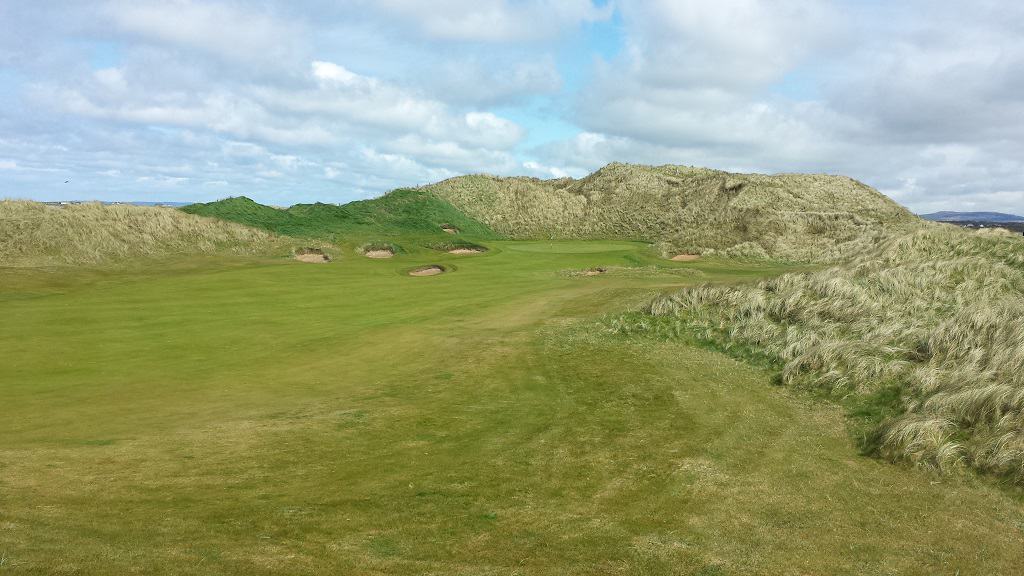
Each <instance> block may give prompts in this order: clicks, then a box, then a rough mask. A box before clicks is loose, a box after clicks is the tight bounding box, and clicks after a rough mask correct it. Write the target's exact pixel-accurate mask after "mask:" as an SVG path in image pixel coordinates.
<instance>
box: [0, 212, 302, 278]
mask: <svg viewBox="0 0 1024 576" xmlns="http://www.w3.org/2000/svg"><path fill="white" fill-rule="evenodd" d="M290 248H291V242H290V241H289V240H288V239H285V238H280V237H277V236H275V235H273V234H269V233H267V232H265V231H263V230H256V229H253V228H249V227H246V226H241V225H238V224H234V223H231V222H222V221H219V220H214V219H211V218H200V217H199V216H193V215H191V214H185V213H183V212H180V211H178V210H174V209H171V208H155V207H144V206H130V205H104V204H100V203H89V204H71V205H64V206H50V205H46V204H42V203H38V202H28V201H16V200H6V201H0V266H50V265H65V264H98V263H103V262H111V261H118V260H125V259H130V258H149V257H159V256H168V255H194V254H215V253H231V254H271V253H280V254H286V253H288V251H289V250H290Z"/></svg>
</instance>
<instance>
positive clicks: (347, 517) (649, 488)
mask: <svg viewBox="0 0 1024 576" xmlns="http://www.w3.org/2000/svg"><path fill="white" fill-rule="evenodd" d="M399 241H400V243H402V244H404V248H405V251H404V252H402V253H400V254H399V255H397V256H396V257H394V258H392V259H388V260H370V259H366V258H363V257H361V256H359V255H357V254H356V253H355V252H354V250H352V249H351V248H352V247H351V246H347V247H346V248H345V249H344V250H343V251H342V254H341V256H340V258H336V259H335V261H334V262H332V263H330V264H303V263H298V262H294V261H291V260H284V259H280V260H266V259H264V260H256V259H253V260H244V261H243V260H238V259H235V260H218V259H205V260H196V261H190V262H178V263H174V262H161V263H148V264H139V265H137V266H136V267H135V268H134V269H120V270H107V271H89V272H86V271H79V272H73V271H69V270H38V271H30V272H29V271H21V272H17V273H15V272H14V271H13V270H3V269H0V350H2V351H3V356H2V362H0V573H7V572H9V573H11V574H89V575H92V574H112V575H113V574H117V575H121V574H196V575H210V574H239V575H241V574H245V575H260V574H289V575H294V574H437V575H442V574H444V575H451V574H454V575H513V574H522V575H533V574H539V575H560V576H561V575H567V574H569V575H575V574H580V575H583V574H624V575H641V574H652V575H655V574H705V575H709V574H794V575H796V574H858V575H860V574H950V575H952V574H962V575H967V574H1013V573H1018V572H1019V571H1020V567H1021V566H1022V565H1024V545H1022V541H1024V504H1022V502H1021V500H1020V499H1019V497H1018V496H1015V495H1014V494H1013V493H1011V492H1009V491H1007V490H1004V489H1000V488H999V487H996V486H994V485H992V483H991V482H988V481H982V480H977V479H974V478H972V477H970V476H963V477H960V476H954V477H942V478H940V477H936V476H933V475H930V474H928V473H927V472H924V471H919V470H914V469H911V468H907V467H903V466H894V465H891V464H888V463H885V462H881V461H878V460H874V459H870V458H867V457H864V456H861V455H859V454H858V452H857V447H856V445H855V443H854V442H853V441H852V440H851V439H850V437H849V435H848V434H847V432H846V429H845V425H844V420H843V415H842V414H841V412H840V410H839V409H838V408H836V407H834V406H830V405H828V404H824V403H821V402H815V401H812V400H810V399H808V398H805V397H801V396H796V395H793V394H790V393H788V392H787V391H786V390H785V389H783V388H779V387H776V386H772V385H771V384H770V379H771V378H770V377H771V375H770V374H769V373H766V372H764V371H762V370H760V369H758V368H755V367H752V366H750V365H745V364H742V363H740V362H737V361H735V360H733V359H730V358H728V357H726V356H724V355H722V354H719V353H716V352H713V351H709V350H704V349H700V348H695V347H692V346H688V345H686V344H685V343H680V342H670V341H657V340H654V339H643V338H637V337H627V336H620V335H614V334H611V333H608V332H606V331H605V330H604V329H603V328H602V326H604V324H602V322H600V319H601V317H602V316H603V315H604V314H615V313H619V312H621V311H623V310H624V309H626V308H628V307H630V306H633V305H639V304H640V303H642V302H644V301H646V299H647V298H649V296H650V295H651V294H652V293H654V292H658V291H666V290H669V289H671V288H674V287H678V286H682V285H686V284H692V283H697V282H743V281H753V280H756V279H757V278H759V277H763V276H767V275H772V274H776V273H779V272H781V271H782V270H781V269H779V268H772V267H768V266H764V265H753V264H740V263H735V262H728V261H706V262H695V263H686V264H675V263H669V262H665V261H663V260H659V259H657V258H656V257H655V256H654V255H653V253H652V252H651V251H650V249H649V247H647V246H646V245H643V244H639V243H628V242H505V241H488V240H485V239H480V238H479V237H477V238H476V239H475V241H477V242H480V243H482V244H484V245H486V246H487V247H488V248H490V250H489V252H487V253H485V254H479V255H469V256H454V255H450V254H446V253H444V252H441V251H436V250H430V249H428V248H424V247H422V246H421V245H420V244H417V240H413V239H409V240H401V239H399ZM435 263H436V264H441V265H444V266H446V267H447V268H448V270H449V272H447V273H445V274H442V275H440V276H434V277H421V278H414V277H410V276H408V275H406V274H405V272H406V271H408V270H409V269H411V268H414V267H416V266H419V265H424V264H435ZM596 267H601V268H605V269H606V270H607V272H606V273H604V274H601V275H596V276H583V275H579V274H573V271H580V270H587V269H591V268H596Z"/></svg>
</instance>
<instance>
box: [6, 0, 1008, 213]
mask: <svg viewBox="0 0 1024 576" xmlns="http://www.w3.org/2000/svg"><path fill="white" fill-rule="evenodd" d="M1022 31H1024V5H1022V4H1020V3H1016V2H1007V1H1003V0H999V1H995V0H991V1H990V0H972V1H971V2H962V1H953V0H905V1H901V2H887V1H884V0H860V1H855V0H844V1H839V0H837V1H825V0H821V1H818V0H716V1H711V0H646V1H642V0H607V1H605V0H601V1H597V0H595V1H591V0H433V1H431V2H424V1H418V0H306V1H298V0H290V1H285V0H280V1H277V0H259V1H252V2H241V1H231V0H202V1H201V0H160V1H155V0H112V1H99V0H97V1H92V2H86V1H80V0H74V1H67V2H63V1H61V0H47V1H46V2H39V1H38V0H3V1H2V2H0V197H10V198H33V199H40V200H48V199H104V200H126V199H132V200H178V201H193V200H195V201H205V200H213V199H217V198H222V197H225V196H231V195H240V194H245V195H248V196H251V197H253V198H255V199H257V200H260V201H263V202H269V203H274V204H281V205H287V204H291V203H294V202H302V201H313V200H320V201H327V202H344V201H348V200H352V199H356V198H364V197H368V196H376V195H379V194H380V193H382V192H385V191H387V190H389V189H392V188H395V187H399V186H405V185H416V184H423V183H427V182H432V181H436V180H440V179H443V178H446V177H449V176H454V175H458V174H466V173H476V172H489V173H497V174H504V175H512V174H525V175H533V176H540V177H553V176H563V175H570V176H581V175H584V174H586V173H588V172H590V171H592V170H594V169H596V168H599V167H600V166H602V165H604V164H606V163H608V162H611V161H624V162H640V163H646V164H665V163H671V164H686V165H698V166H710V167H714V168H721V169H726V170H733V171H756V172H769V173H771V172H807V171H811V172H828V173H842V174H847V175H850V176H853V177H855V178H857V179H860V180H862V181H864V182H867V183H868V184H870V185H872V186H875V187H876V188H879V189H881V190H882V191H884V192H886V193H887V194H890V195H891V196H893V197H894V198H896V199H897V200H899V201H900V202H902V203H903V204H905V205H907V206H909V207H910V208H911V209H913V210H916V211H919V212H924V211H932V210H938V209H953V210H980V209H992V210H1002V211H1010V212H1017V213H1024V183H1022V177H1024V34H1022ZM68 180H70V182H67V183H65V181H68Z"/></svg>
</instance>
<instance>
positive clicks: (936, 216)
mask: <svg viewBox="0 0 1024 576" xmlns="http://www.w3.org/2000/svg"><path fill="white" fill-rule="evenodd" d="M921 218H924V219H925V220H933V221H937V222H1024V216H1017V215H1016V214H1004V213H1002V212H950V211H944V212H933V213H931V214H921Z"/></svg>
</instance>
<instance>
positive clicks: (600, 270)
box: [583, 268, 608, 276]
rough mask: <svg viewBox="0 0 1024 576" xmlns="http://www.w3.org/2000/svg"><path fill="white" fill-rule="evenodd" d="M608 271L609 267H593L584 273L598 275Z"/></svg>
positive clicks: (585, 274)
mask: <svg viewBox="0 0 1024 576" xmlns="http://www.w3.org/2000/svg"><path fill="white" fill-rule="evenodd" d="M607 271H608V269H607V268H591V269H590V270H587V271H586V272H584V273H583V275H584V276H597V275H600V274H604V273H605V272H607Z"/></svg>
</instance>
